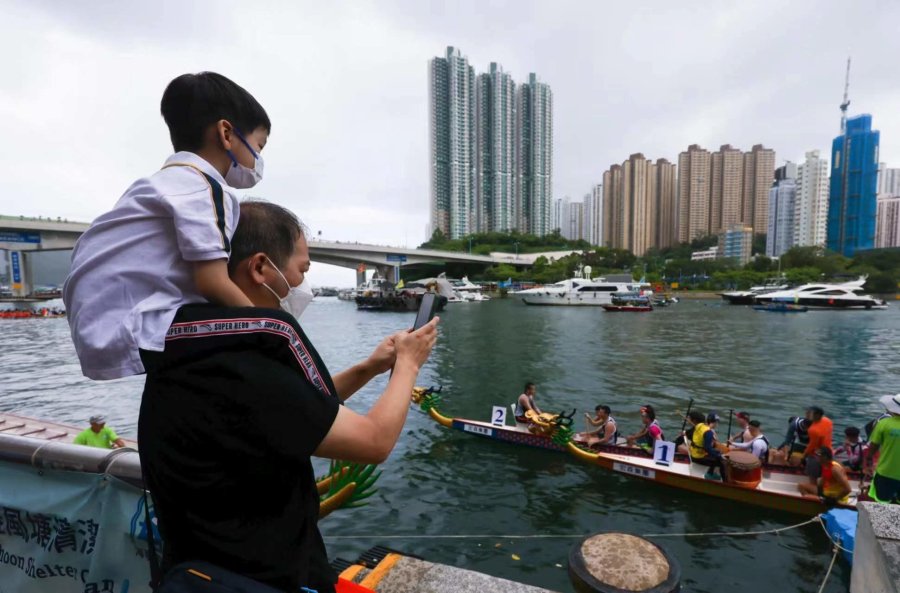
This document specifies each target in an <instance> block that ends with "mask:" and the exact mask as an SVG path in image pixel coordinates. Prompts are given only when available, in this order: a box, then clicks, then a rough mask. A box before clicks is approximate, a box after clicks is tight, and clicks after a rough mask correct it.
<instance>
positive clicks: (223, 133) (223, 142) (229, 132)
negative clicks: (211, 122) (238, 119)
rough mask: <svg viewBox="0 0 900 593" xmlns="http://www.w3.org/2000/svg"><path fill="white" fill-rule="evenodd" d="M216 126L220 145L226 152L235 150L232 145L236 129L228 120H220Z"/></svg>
mask: <svg viewBox="0 0 900 593" xmlns="http://www.w3.org/2000/svg"><path fill="white" fill-rule="evenodd" d="M215 126H216V131H215V134H216V138H217V139H218V142H219V145H220V146H222V148H224V149H225V150H231V149H232V148H233V146H232V143H233V142H234V140H235V135H234V127H233V126H232V125H231V124H230V123H229V122H228V120H226V119H220V120H219V121H217V122H216V123H215Z"/></svg>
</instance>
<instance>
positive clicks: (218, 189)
mask: <svg viewBox="0 0 900 593" xmlns="http://www.w3.org/2000/svg"><path fill="white" fill-rule="evenodd" d="M169 167H190V168H191V169H193V170H194V171H196V172H197V173H199V174H200V175H202V176H203V178H204V179H206V183H207V184H209V191H210V194H211V196H210V197H211V199H212V203H213V211H214V212H215V214H216V227H218V229H219V234H221V235H222V248H223V249H224V250H225V251H226V252H227V253H229V254H230V253H231V242H230V241H229V240H228V234H227V233H226V232H225V192H224V191H223V190H222V184H220V183H219V182H218V181H216V180H215V179H214V178H213V177H212V175H208V174H206V173H204V172H203V171H202V170H201V169H200V167H198V166H197V165H192V164H191V163H169V164H168V165H166V166H164V167H163V169H168V168H169Z"/></svg>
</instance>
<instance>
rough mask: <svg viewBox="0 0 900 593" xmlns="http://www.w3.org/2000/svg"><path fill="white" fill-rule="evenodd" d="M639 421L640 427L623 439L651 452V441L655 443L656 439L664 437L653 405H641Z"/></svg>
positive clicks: (631, 444) (630, 444)
mask: <svg viewBox="0 0 900 593" xmlns="http://www.w3.org/2000/svg"><path fill="white" fill-rule="evenodd" d="M641 422H642V423H643V426H642V427H641V429H640V430H639V431H637V432H636V433H634V434H633V435H631V436H628V437H625V440H626V441H627V442H628V445H629V446H631V447H634V446H638V447H640V448H641V449H643V450H645V451H647V452H649V453H652V452H653V443H655V442H656V440H657V439H662V440H665V437H664V436H663V431H662V428H661V427H660V425H659V422H657V421H656V410H654V409H653V406H651V405H650V404H647V405H646V406H641Z"/></svg>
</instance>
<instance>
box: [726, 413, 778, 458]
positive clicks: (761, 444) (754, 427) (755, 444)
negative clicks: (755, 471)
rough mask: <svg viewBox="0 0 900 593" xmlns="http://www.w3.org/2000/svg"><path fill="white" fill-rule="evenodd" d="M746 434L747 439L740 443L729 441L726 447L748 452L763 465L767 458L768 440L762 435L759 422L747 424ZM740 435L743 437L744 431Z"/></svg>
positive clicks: (754, 421)
mask: <svg viewBox="0 0 900 593" xmlns="http://www.w3.org/2000/svg"><path fill="white" fill-rule="evenodd" d="M746 432H747V433H749V435H750V438H749V439H745V440H743V441H742V442H735V441H729V442H728V446H729V447H730V448H731V449H738V450H741V449H743V450H745V451H746V450H749V451H750V452H751V453H753V454H754V455H756V456H757V457H759V460H760V461H761V462H763V463H765V462H766V460H767V459H768V457H769V439H767V438H766V435H764V434H763V433H762V425H761V424H760V422H759V420H751V421H750V422H748V423H747V430H746ZM740 434H741V435H743V434H744V431H742V432H741V433H740Z"/></svg>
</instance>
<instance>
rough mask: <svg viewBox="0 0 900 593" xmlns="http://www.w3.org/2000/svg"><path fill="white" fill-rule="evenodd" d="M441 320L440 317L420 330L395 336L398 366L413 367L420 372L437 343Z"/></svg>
mask: <svg viewBox="0 0 900 593" xmlns="http://www.w3.org/2000/svg"><path fill="white" fill-rule="evenodd" d="M440 320H441V318H440V317H435V318H433V319H432V320H431V321H429V322H428V323H426V324H425V325H423V326H422V327H420V328H419V329H415V330H410V331H408V332H406V333H400V334H395V337H394V349H395V350H396V352H397V362H396V363H395V365H396V366H403V365H411V366H412V367H413V368H414V369H415V372H416V373H418V372H419V369H420V368H422V365H423V364H425V361H426V360H428V355H429V354H431V349H432V348H434V343H435V341H437V325H438V323H439V322H440Z"/></svg>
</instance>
